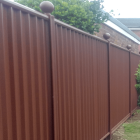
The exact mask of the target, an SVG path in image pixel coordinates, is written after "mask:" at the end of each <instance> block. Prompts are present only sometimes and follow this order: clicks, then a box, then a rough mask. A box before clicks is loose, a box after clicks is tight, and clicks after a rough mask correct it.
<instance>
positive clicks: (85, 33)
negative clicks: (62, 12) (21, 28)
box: [55, 19, 108, 43]
mask: <svg viewBox="0 0 140 140" xmlns="http://www.w3.org/2000/svg"><path fill="white" fill-rule="evenodd" d="M55 22H56V23H57V24H58V25H60V26H63V27H66V28H68V29H72V30H74V31H76V32H78V33H81V34H83V35H87V36H89V37H91V38H95V39H97V40H100V41H102V42H105V43H107V42H108V41H106V40H104V39H102V38H99V37H97V36H95V35H92V34H89V33H87V32H85V31H83V30H80V29H78V28H76V27H73V26H71V25H69V24H67V23H64V22H62V21H60V20H57V19H55Z"/></svg>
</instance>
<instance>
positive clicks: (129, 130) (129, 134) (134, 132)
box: [123, 121, 140, 140]
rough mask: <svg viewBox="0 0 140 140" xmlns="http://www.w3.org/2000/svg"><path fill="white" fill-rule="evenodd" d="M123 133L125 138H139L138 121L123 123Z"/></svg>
mask: <svg viewBox="0 0 140 140" xmlns="http://www.w3.org/2000/svg"><path fill="white" fill-rule="evenodd" d="M123 127H124V133H125V136H124V138H126V139H127V140H140V121H136V122H132V123H125V124H123Z"/></svg>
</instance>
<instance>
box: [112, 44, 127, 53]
mask: <svg viewBox="0 0 140 140" xmlns="http://www.w3.org/2000/svg"><path fill="white" fill-rule="evenodd" d="M110 44H111V45H112V46H114V47H116V48H118V49H122V50H124V51H127V52H129V50H128V49H126V48H123V47H121V46H118V45H116V44H114V43H112V42H110Z"/></svg>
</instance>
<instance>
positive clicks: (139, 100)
mask: <svg viewBox="0 0 140 140" xmlns="http://www.w3.org/2000/svg"><path fill="white" fill-rule="evenodd" d="M138 106H139V107H140V95H139V97H138Z"/></svg>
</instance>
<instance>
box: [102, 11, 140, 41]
mask: <svg viewBox="0 0 140 140" xmlns="http://www.w3.org/2000/svg"><path fill="white" fill-rule="evenodd" d="M102 11H103V12H104V13H105V11H104V10H102ZM109 21H110V22H112V23H113V24H115V25H116V26H118V27H119V28H121V29H122V30H123V31H124V32H126V33H127V34H129V35H126V34H125V33H123V34H124V35H126V36H129V38H130V36H132V37H131V39H132V38H135V39H136V40H138V42H139V43H140V37H138V36H137V35H136V34H135V33H134V32H132V31H131V30H129V29H128V27H126V25H124V24H123V23H122V22H120V20H118V19H116V18H113V17H112V16H111V15H110V16H109ZM108 25H109V24H108ZM109 26H110V25H109ZM135 39H133V40H135Z"/></svg>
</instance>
